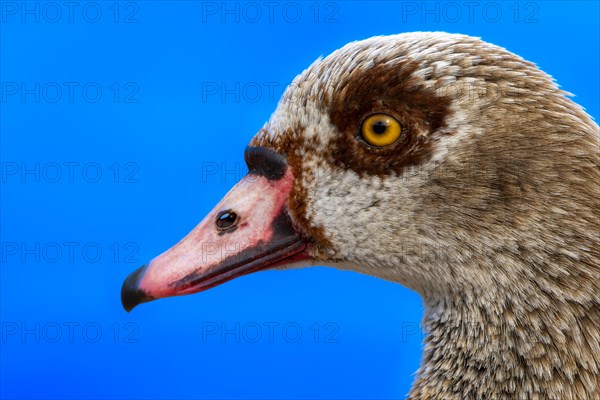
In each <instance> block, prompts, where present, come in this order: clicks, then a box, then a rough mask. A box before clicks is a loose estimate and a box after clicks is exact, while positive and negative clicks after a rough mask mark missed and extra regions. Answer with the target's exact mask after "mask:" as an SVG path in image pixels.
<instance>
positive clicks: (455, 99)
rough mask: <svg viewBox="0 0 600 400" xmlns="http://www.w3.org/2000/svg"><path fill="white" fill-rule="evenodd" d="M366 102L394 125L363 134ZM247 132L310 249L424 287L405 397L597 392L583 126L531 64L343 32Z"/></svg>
mask: <svg viewBox="0 0 600 400" xmlns="http://www.w3.org/2000/svg"><path fill="white" fill-rule="evenodd" d="M379 112H383V113H387V114H391V115H393V116H394V117H395V118H396V119H398V121H400V123H401V125H402V137H401V140H398V141H397V142H396V143H394V144H393V145H391V146H389V147H388V148H384V149H373V148H370V147H369V146H365V144H364V143H362V142H360V141H358V140H357V139H356V136H357V132H358V129H359V127H360V123H361V122H362V121H363V120H364V118H365V117H366V116H367V115H369V114H372V113H379ZM252 144H253V145H260V146H265V147H269V148H272V149H275V150H276V151H278V152H280V153H282V154H284V155H286V156H287V158H288V162H289V164H290V165H291V167H292V168H293V171H294V176H295V177H296V182H295V184H294V188H293V190H292V198H291V199H290V203H289V207H290V211H291V214H292V217H293V219H294V223H295V224H296V225H297V226H298V228H299V229H300V230H302V231H303V232H304V233H305V234H306V235H307V236H309V237H311V238H312V241H313V243H312V247H311V252H312V256H313V257H314V263H315V264H325V265H332V266H336V267H338V268H345V269H351V270H355V271H358V272H362V273H366V274H370V275H374V276H378V277H381V278H384V279H388V280H392V281H395V282H398V283H401V284H403V285H405V286H407V287H409V288H412V289H414V290H416V291H418V292H419V293H420V294H421V295H422V296H423V299H424V302H425V306H426V312H425V318H424V327H425V329H426V331H427V336H426V339H425V350H424V355H423V363H422V366H421V369H420V370H419V372H418V375H417V381H416V383H415V385H414V387H413V389H412V391H411V393H410V398H411V399H415V400H416V399H420V400H424V399H444V400H449V399H461V400H462V399H560V400H563V399H586V400H587V399H600V237H599V236H600V234H599V229H598V218H599V216H600V202H599V200H598V199H599V198H600V161H599V158H600V155H599V146H600V139H599V129H598V125H596V124H595V123H594V122H593V121H592V120H591V118H590V117H589V116H588V115H587V114H586V113H585V112H584V111H583V110H582V108H581V107H580V106H578V105H577V104H575V103H574V102H572V101H571V100H570V99H569V98H568V94H567V93H565V92H563V91H561V90H559V89H558V87H557V85H556V84H555V83H554V82H553V80H552V78H551V77H549V76H548V75H546V74H545V73H543V72H542V71H540V70H539V69H538V68H537V67H536V66H535V65H534V64H532V63H530V62H527V61H525V60H523V59H522V58H520V57H518V56H516V55H514V54H512V53H510V52H508V51H506V50H504V49H502V48H500V47H497V46H494V45H491V44H488V43H485V42H483V41H481V40H479V39H476V38H472V37H468V36H463V35H451V34H446V33H410V34H402V35H396V36H388V37H375V38H371V39H368V40H365V41H361V42H354V43H350V44H348V45H346V46H345V47H343V48H342V49H340V50H338V51H336V52H334V53H333V54H332V55H330V56H328V57H327V58H325V59H320V60H317V61H316V62H315V63H314V64H313V65H312V66H311V67H310V68H308V69H307V70H306V71H304V72H303V73H302V74H301V75H299V76H298V77H297V78H296V79H295V80H294V82H293V83H292V85H291V86H290V87H289V88H288V90H287V91H286V93H285V94H284V96H283V98H282V100H281V102H280V104H279V106H278V108H277V110H276V111H275V113H274V114H273V116H272V117H271V120H270V121H269V122H268V123H267V124H266V125H265V127H264V128H263V129H262V130H261V131H260V132H259V134H258V135H257V136H256V137H255V138H254V139H253V141H252Z"/></svg>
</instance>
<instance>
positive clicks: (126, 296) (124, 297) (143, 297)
mask: <svg viewBox="0 0 600 400" xmlns="http://www.w3.org/2000/svg"><path fill="white" fill-rule="evenodd" d="M146 268H147V266H146V265H144V266H142V267H140V268H138V269H136V270H135V271H134V272H132V273H131V274H130V275H129V276H128V277H127V278H126V279H125V281H124V282H123V286H122V287H121V304H122V305H123V308H124V309H125V311H127V312H130V311H131V310H133V309H134V308H135V307H136V306H137V305H139V304H142V303H146V302H148V301H151V300H154V297H152V296H150V295H148V294H147V293H146V292H144V291H143V290H141V289H140V288H139V283H140V280H141V279H142V277H143V276H144V273H145V272H146Z"/></svg>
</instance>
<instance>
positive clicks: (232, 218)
mask: <svg viewBox="0 0 600 400" xmlns="http://www.w3.org/2000/svg"><path fill="white" fill-rule="evenodd" d="M237 222H238V216H237V214H236V213H235V212H233V211H231V210H225V211H221V212H220V213H219V214H218V215H217V220H216V221H215V224H216V225H217V228H218V229H219V230H221V231H226V230H229V229H231V228H233V227H235V226H236V225H237Z"/></svg>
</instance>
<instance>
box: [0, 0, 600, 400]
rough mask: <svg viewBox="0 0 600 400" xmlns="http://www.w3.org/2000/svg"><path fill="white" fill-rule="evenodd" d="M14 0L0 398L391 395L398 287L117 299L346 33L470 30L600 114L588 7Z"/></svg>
mask: <svg viewBox="0 0 600 400" xmlns="http://www.w3.org/2000/svg"><path fill="white" fill-rule="evenodd" d="M24 4H25V5H23V4H22V3H21V2H20V1H19V2H6V1H4V2H1V4H0V13H1V14H0V17H1V25H0V34H1V40H0V46H1V53H0V55H1V62H0V67H1V69H0V81H1V82H2V92H1V93H0V94H1V96H2V97H1V102H0V107H1V121H0V128H1V154H0V155H1V159H2V171H3V172H2V173H3V175H2V193H1V201H2V215H1V235H2V237H1V241H2V266H1V287H0V289H1V290H0V299H1V304H0V311H1V316H0V317H1V318H0V319H1V323H2V337H1V342H0V345H1V355H0V396H1V397H2V398H56V399H68V398H137V399H142V398H144V399H154V398H156V399H159V398H167V397H168V398H178V399H179V398H181V399H184V398H194V399H209V398H210V399H213V398H215V399H242V398H243V399H246V398H248V399H250V398H251V399H267V398H269V399H274V398H290V399H292V398H293V399H300V398H315V399H316V398H318V399H327V398H368V399H378V398H382V399H384V398H385V399H388V398H390V399H392V398H393V399H397V398H403V396H404V395H405V393H407V391H408V390H409V387H410V384H411V382H412V380H413V373H414V371H416V369H417V368H418V365H419V360H420V356H421V350H420V348H421V344H420V343H421V339H422V337H421V334H420V333H419V332H417V331H416V329H417V328H416V327H417V326H418V324H419V322H420V319H421V315H422V305H421V301H420V299H419V297H418V296H417V295H416V294H415V293H413V292H411V291H409V290H407V289H404V288H403V287H401V286H399V285H397V284H393V283H389V282H385V281H382V280H379V279H376V278H373V277H368V276H363V275H359V274H356V273H351V272H342V271H337V270H334V269H327V268H312V269H303V270H293V271H285V272H281V271H267V272H261V273H257V274H254V275H250V276H246V277H243V278H240V279H238V280H235V281H232V282H230V283H227V284H226V285H223V286H220V287H217V288H214V289H212V290H210V291H208V292H204V293H201V294H197V295H193V296H186V297H178V298H172V299H167V300H161V301H157V302H153V303H150V304H146V305H143V306H141V307H139V308H137V309H135V310H134V311H133V312H132V313H131V314H126V313H125V312H124V311H123V309H122V308H121V304H120V298H119V295H120V288H121V283H122V281H123V279H124V278H125V276H126V275H127V274H128V273H129V272H131V271H132V270H133V269H135V268H137V266H139V265H141V264H142V263H144V262H145V261H147V260H150V259H151V258H153V257H155V256H156V255H158V254H159V253H161V252H162V251H164V250H166V249H167V248H168V247H170V246H171V245H172V244H174V243H175V242H176V241H178V240H179V239H180V238H181V237H183V236H184V235H185V234H186V233H187V232H188V231H189V230H191V229H192V228H193V227H194V226H195V225H196V224H197V222H199V221H200V219H201V218H202V217H203V216H204V214H205V213H207V212H208V211H209V210H210V209H211V208H212V206H213V205H214V204H216V203H217V202H218V200H219V199H220V198H221V197H222V196H223V195H224V194H225V193H226V192H227V191H228V189H229V188H230V187H231V186H233V185H234V184H235V182H236V181H237V180H238V179H239V178H240V177H241V176H243V174H244V172H245V166H244V164H243V149H244V146H245V145H246V143H247V142H248V140H249V139H250V138H251V137H252V136H253V135H254V133H255V132H256V131H257V130H258V129H259V128H260V127H261V126H262V124H263V123H264V122H265V121H266V120H267V119H268V118H269V115H270V114H271V112H272V111H273V110H274V108H275V106H276V103H277V99H278V98H279V96H280V95H281V93H282V92H283V89H284V87H285V86H286V84H288V83H289V82H290V81H291V80H292V79H293V78H294V76H295V75H296V74H297V73H299V72H301V71H302V70H303V69H304V68H306V67H307V66H308V65H309V64H310V63H311V62H312V61H314V60H315V59H316V58H317V57H318V56H320V55H327V54H328V53H330V52H331V51H333V50H335V49H336V48H338V47H341V46H342V45H344V44H345V43H347V42H349V41H352V40H357V39H363V38H367V37H370V36H373V35H379V34H394V33H400V32H407V31H416V30H442V31H449V32H459V33H466V34H471V35H475V36H480V37H482V38H483V39H484V40H487V41H490V42H492V43H495V44H498V45H501V46H503V47H506V48H508V49H509V50H511V51H513V52H515V53H517V54H519V55H521V56H523V57H524V58H526V59H528V60H530V61H533V62H536V63H537V64H538V65H539V66H540V67H541V68H542V69H543V70H545V71H546V72H548V73H550V74H551V75H553V76H554V77H555V78H556V79H557V81H558V82H559V83H560V84H561V86H562V87H563V88H564V89H565V90H567V91H569V92H572V93H574V94H576V97H575V100H576V101H577V102H578V103H580V104H581V105H583V106H584V107H585V108H586V109H587V110H588V112H589V113H590V114H591V115H592V116H593V117H594V118H595V119H597V118H598V116H599V103H598V93H599V81H598V79H599V76H600V74H599V67H598V66H599V54H598V53H599V48H600V45H599V36H600V35H599V22H598V18H599V17H598V15H599V7H598V2H595V1H586V2H558V1H552V2H518V3H515V2H479V3H478V4H479V5H478V6H476V7H475V8H474V9H473V13H472V14H471V15H469V9H468V8H467V7H466V6H465V5H464V3H463V2H458V3H453V5H450V6H448V5H446V3H427V4H426V6H424V5H423V3H422V2H408V3H406V2H405V3H404V5H403V4H402V3H399V2H398V3H396V2H359V1H356V2H322V3H314V2H278V3H277V4H276V5H274V6H273V7H274V9H273V13H272V14H271V15H269V8H268V7H269V6H268V5H265V3H264V2H256V3H227V5H226V6H223V4H222V3H221V2H205V3H201V2H195V1H179V2H162V1H137V2H120V3H114V2H112V1H111V2H80V3H78V5H77V6H74V8H73V10H72V11H73V14H72V15H69V11H70V10H69V7H68V6H66V5H64V4H63V2H59V3H43V2H42V3H36V2H28V3H24ZM57 4H58V7H57V6H56V5H57ZM457 6H458V8H457ZM224 7H226V9H227V10H232V12H231V13H227V12H225V11H226V9H225V8H224ZM424 7H426V9H425V8H424ZM27 9H29V10H33V11H32V13H28V12H27ZM36 10H39V11H36ZM298 10H300V12H301V13H302V14H301V15H300V16H298V14H297V12H298ZM427 10H431V11H430V12H427ZM498 10H499V11H500V13H501V14H498V13H497V12H498ZM98 12H100V14H98ZM257 12H259V14H257ZM36 19H37V21H36ZM96 20H97V21H96ZM36 85H38V86H36ZM236 85H237V86H236ZM69 87H72V88H73V93H69ZM98 88H99V89H100V90H101V92H98V91H97V90H98ZM59 89H60V91H59ZM223 89H225V90H229V92H228V91H223ZM257 89H260V91H259V90H257ZM28 90H29V92H28ZM71 94H72V97H70V95H71ZM65 163H66V164H65ZM69 163H72V164H69ZM69 165H72V166H73V167H72V168H73V175H72V176H69V167H68V166H69ZM36 168H37V171H38V172H36ZM24 169H29V170H32V172H29V173H25V174H23V172H24V171H23V170H24ZM98 172H100V173H101V174H102V175H101V176H99V177H97V176H96V175H97V173H98ZM69 248H72V249H73V253H72V254H69ZM98 250H100V251H101V254H97V251H98ZM268 323H273V324H278V325H273V326H274V332H273V333H274V334H273V337H269V330H268V326H267V325H266V324H268ZM236 324H237V325H236ZM237 326H239V329H238V334H239V338H238V337H236V334H235V331H236V327H237ZM69 327H71V328H69ZM257 327H259V328H261V336H260V337H258V338H257V336H256V335H257V330H256V328H257ZM284 328H285V329H284ZM298 328H300V329H301V334H299V332H298ZM207 329H212V330H214V329H216V330H218V332H217V333H215V334H208V333H211V332H213V331H212V330H210V331H209V330H207ZM223 329H227V330H229V333H227V332H225V335H222V334H223V331H222V330H223ZM231 332H234V333H231ZM316 332H318V333H319V334H318V335H316Z"/></svg>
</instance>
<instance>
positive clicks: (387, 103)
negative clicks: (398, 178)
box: [325, 61, 450, 176]
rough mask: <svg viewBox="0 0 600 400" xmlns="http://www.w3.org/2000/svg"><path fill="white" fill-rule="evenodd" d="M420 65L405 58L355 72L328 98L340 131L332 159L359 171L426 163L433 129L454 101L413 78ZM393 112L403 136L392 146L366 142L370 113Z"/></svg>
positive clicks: (381, 171)
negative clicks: (365, 126) (364, 129)
mask: <svg viewBox="0 0 600 400" xmlns="http://www.w3.org/2000/svg"><path fill="white" fill-rule="evenodd" d="M416 69H417V65H416V64H414V63H410V62H407V61H405V62H399V63H398V64H397V65H389V64H378V65H375V66H374V67H372V68H369V69H366V70H364V69H361V70H355V71H354V72H352V73H350V74H349V76H348V78H346V80H345V85H344V86H343V87H341V88H338V90H334V92H333V94H332V95H331V97H330V98H328V99H326V101H325V104H326V105H327V112H328V113H329V117H330V119H331V122H332V123H333V124H334V125H335V126H336V128H337V129H338V130H339V132H340V135H339V137H338V138H337V141H336V142H335V143H334V146H335V149H334V151H333V152H331V158H332V162H333V163H334V164H336V165H339V166H341V167H343V168H350V169H352V170H354V171H355V172H357V173H358V174H360V175H362V174H369V175H380V176H382V175H388V174H390V173H397V174H401V173H402V171H403V169H404V168H406V167H409V166H413V165H418V164H421V163H424V162H426V161H427V160H428V159H429V158H430V157H431V155H432V154H433V150H434V142H433V138H432V133H433V132H436V131H437V130H438V129H439V128H441V127H442V126H443V125H444V124H445V120H446V118H447V117H448V114H449V112H450V111H449V104H450V100H449V99H447V98H445V97H440V96H437V95H436V94H435V93H434V91H433V90H431V89H427V88H424V87H423V86H424V85H422V82H420V79H421V78H415V77H414V76H413V73H414V71H415V70H416ZM377 113H382V114H388V115H390V116H392V117H394V118H395V119H396V120H397V121H398V122H399V123H400V124H401V126H402V135H401V136H400V138H399V139H398V140H396V141H395V142H394V143H392V144H390V145H389V146H385V147H381V148H376V147H373V146H365V143H364V142H361V141H360V140H357V136H359V135H360V129H361V124H362V122H363V121H364V119H365V118H366V117H368V116H369V115H370V114H377Z"/></svg>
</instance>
